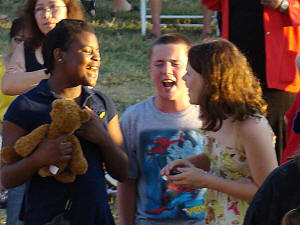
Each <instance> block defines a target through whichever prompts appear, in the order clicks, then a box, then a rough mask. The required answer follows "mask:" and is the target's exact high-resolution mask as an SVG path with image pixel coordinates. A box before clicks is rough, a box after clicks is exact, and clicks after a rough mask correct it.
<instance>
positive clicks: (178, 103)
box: [154, 96, 190, 113]
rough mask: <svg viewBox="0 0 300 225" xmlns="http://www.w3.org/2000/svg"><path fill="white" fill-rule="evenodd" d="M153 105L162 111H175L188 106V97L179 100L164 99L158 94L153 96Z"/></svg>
mask: <svg viewBox="0 0 300 225" xmlns="http://www.w3.org/2000/svg"><path fill="white" fill-rule="evenodd" d="M154 105H155V107H156V108H157V109H158V110H159V111H161V112H164V113H177V112H181V111H183V110H185V109H186V108H188V107H189V106H190V102H189V99H188V98H183V99H180V100H174V101H171V100H164V99H162V98H160V97H158V96H155V97H154Z"/></svg>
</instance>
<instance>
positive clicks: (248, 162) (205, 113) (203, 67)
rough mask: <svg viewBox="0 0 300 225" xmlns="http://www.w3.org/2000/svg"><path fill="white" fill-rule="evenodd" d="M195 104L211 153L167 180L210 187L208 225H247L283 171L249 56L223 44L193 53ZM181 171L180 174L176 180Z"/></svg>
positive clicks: (190, 78) (179, 164)
mask: <svg viewBox="0 0 300 225" xmlns="http://www.w3.org/2000/svg"><path fill="white" fill-rule="evenodd" d="M183 79H184V80H185V82H186V85H187V87H188V88H189V96H190V102H191V103H192V104H198V105H200V108H201V114H200V117H201V118H202V120H203V123H204V126H203V128H202V129H203V133H204V135H205V136H206V140H205V143H204V145H205V146H204V149H205V152H204V153H202V154H199V155H196V156H192V157H189V158H186V159H181V160H176V161H174V162H171V163H170V164H168V165H167V166H166V167H165V168H164V169H163V170H162V171H161V175H166V176H167V177H168V179H169V181H172V182H173V183H174V184H177V185H184V186H187V187H190V188H208V191H207V192H206V205H207V209H206V220H207V224H211V225H212V224H213V225H231V224H242V223H243V220H244V216H245V213H246V210H247V208H248V204H249V202H250V201H251V200H252V198H253V196H254V194H255V193H256V191H257V190H258V188H259V186H260V185H261V184H262V182H263V181H264V179H265V178H266V176H267V175H268V174H269V173H270V172H271V171H272V170H273V169H274V168H275V167H277V160H276V154H275V150H274V135H273V132H272V130H271V128H270V126H269V124H268V121H267V120H266V119H265V117H264V116H265V113H266V109H267V106H266V103H265V101H264V100H263V99H262V91H261V88H260V84H259V81H258V80H257V79H256V78H255V77H254V75H253V72H252V70H251V68H250V67H249V64H248V62H247V60H246V58H245V56H244V55H243V54H242V53H241V52H240V51H239V50H238V49H237V47H236V46H235V45H233V44H232V43H230V42H229V41H226V40H223V39H214V40H206V41H205V42H203V43H200V44H197V45H195V46H193V47H192V48H191V49H190V51H189V63H188V66H187V74H186V75H185V76H184V77H183ZM173 169H176V170H177V171H179V172H180V173H179V174H177V175H170V171H171V170H173Z"/></svg>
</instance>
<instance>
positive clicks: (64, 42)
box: [42, 19, 95, 73]
mask: <svg viewBox="0 0 300 225" xmlns="http://www.w3.org/2000/svg"><path fill="white" fill-rule="evenodd" d="M81 32H89V33H93V34H94V33H95V32H94V30H93V28H92V27H90V26H89V25H88V24H87V23H86V22H84V21H83V20H73V19H64V20H62V21H60V22H59V23H57V24H56V26H55V28H54V29H53V30H51V31H49V33H48V34H46V36H45V38H44V41H43V46H42V55H43V59H44V66H45V68H46V69H47V70H48V72H49V73H51V72H52V71H53V67H54V63H53V60H54V56H53V51H54V49H56V48H60V49H62V50H63V51H66V50H68V48H69V47H70V45H71V43H72V41H73V40H74V38H75V36H76V35H78V34H80V33H81Z"/></svg>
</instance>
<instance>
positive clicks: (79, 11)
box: [23, 0, 85, 51]
mask: <svg viewBox="0 0 300 225" xmlns="http://www.w3.org/2000/svg"><path fill="white" fill-rule="evenodd" d="M37 1H38V0H27V1H26V3H25V7H24V9H23V13H24V19H25V23H26V29H28V33H29V36H30V38H28V39H27V40H26V41H25V47H26V48H28V49H30V50H32V51H34V50H35V49H37V48H38V47H40V46H41V44H42V41H43V38H44V36H45V35H44V34H43V33H42V32H41V31H40V29H39V28H38V25H37V23H36V21H35V16H34V9H35V4H36V2H37ZM63 1H64V3H65V5H66V7H67V17H68V18H69V19H78V20H85V17H84V9H83V6H82V4H81V3H80V2H79V1H78V0H63Z"/></svg>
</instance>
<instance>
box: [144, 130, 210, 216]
mask: <svg viewBox="0 0 300 225" xmlns="http://www.w3.org/2000/svg"><path fill="white" fill-rule="evenodd" d="M140 148H141V149H143V152H144V154H143V157H144V158H143V159H142V160H143V163H142V165H144V168H142V170H143V173H144V176H145V182H146V184H145V187H146V193H147V196H145V197H146V201H145V202H146V205H144V206H143V208H144V211H145V213H147V215H148V216H149V217H150V218H157V219H166V218H168V219H172V218H199V219H203V218H204V200H205V199H204V193H205V189H191V188H187V187H183V186H178V185H173V184H171V183H170V182H168V181H166V180H164V179H162V177H161V176H160V175H159V173H160V170H161V169H162V168H163V167H164V166H165V165H167V164H168V163H170V162H171V161H174V160H176V159H183V158H186V157H188V156H191V155H196V154H200V153H202V152H203V147H202V137H201V135H200V134H199V132H197V131H194V130H147V131H144V132H142V133H141V135H140Z"/></svg>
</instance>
